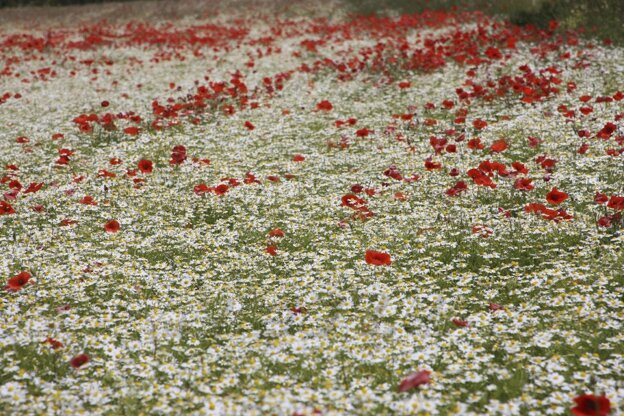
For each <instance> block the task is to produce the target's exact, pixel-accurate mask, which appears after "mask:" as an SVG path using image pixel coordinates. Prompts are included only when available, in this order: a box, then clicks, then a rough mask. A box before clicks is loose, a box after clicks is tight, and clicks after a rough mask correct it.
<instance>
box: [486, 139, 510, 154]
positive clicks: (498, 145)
mask: <svg viewBox="0 0 624 416" xmlns="http://www.w3.org/2000/svg"><path fill="white" fill-rule="evenodd" d="M508 147H509V146H508V145H507V142H506V141H505V139H500V140H497V141H495V142H494V143H492V146H490V150H491V151H493V152H495V153H500V152H502V151H504V150H506V149H507V148H508Z"/></svg>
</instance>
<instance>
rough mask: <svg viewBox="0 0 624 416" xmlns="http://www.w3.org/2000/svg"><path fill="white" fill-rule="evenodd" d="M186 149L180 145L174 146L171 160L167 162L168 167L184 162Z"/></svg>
mask: <svg viewBox="0 0 624 416" xmlns="http://www.w3.org/2000/svg"><path fill="white" fill-rule="evenodd" d="M186 157H187V155H186V147H184V146H182V145H177V146H174V147H173V149H172V150H171V160H169V164H170V165H181V164H182V163H184V161H185V160H186Z"/></svg>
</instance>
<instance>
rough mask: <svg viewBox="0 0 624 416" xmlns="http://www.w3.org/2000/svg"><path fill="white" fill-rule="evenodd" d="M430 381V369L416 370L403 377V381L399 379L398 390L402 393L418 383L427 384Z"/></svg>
mask: <svg viewBox="0 0 624 416" xmlns="http://www.w3.org/2000/svg"><path fill="white" fill-rule="evenodd" d="M430 382H431V371H428V370H421V371H416V372H415V373H412V374H410V375H409V376H407V377H406V378H405V379H403V381H401V384H399V391H400V392H401V393H402V392H405V391H408V390H411V389H413V388H416V387H418V386H420V385H423V384H429V383H430Z"/></svg>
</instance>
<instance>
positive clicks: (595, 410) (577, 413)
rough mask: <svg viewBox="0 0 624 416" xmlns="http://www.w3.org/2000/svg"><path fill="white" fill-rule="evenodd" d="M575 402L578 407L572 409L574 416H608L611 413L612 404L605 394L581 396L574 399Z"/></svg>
mask: <svg viewBox="0 0 624 416" xmlns="http://www.w3.org/2000/svg"><path fill="white" fill-rule="evenodd" d="M574 402H575V403H576V406H574V407H573V408H572V409H570V411H571V412H572V414H573V415H574V416H607V415H608V414H609V412H610V411H611V403H610V402H609V399H608V398H607V397H606V396H605V395H604V394H603V395H602V396H595V395H593V394H581V395H580V396H577V397H575V398H574Z"/></svg>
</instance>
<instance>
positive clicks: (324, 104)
mask: <svg viewBox="0 0 624 416" xmlns="http://www.w3.org/2000/svg"><path fill="white" fill-rule="evenodd" d="M333 108H334V106H333V105H332V103H330V102H329V101H327V100H323V101H321V102H319V103H318V104H316V109H317V110H318V111H331V110H332V109H333Z"/></svg>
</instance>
